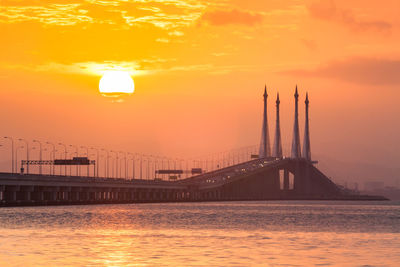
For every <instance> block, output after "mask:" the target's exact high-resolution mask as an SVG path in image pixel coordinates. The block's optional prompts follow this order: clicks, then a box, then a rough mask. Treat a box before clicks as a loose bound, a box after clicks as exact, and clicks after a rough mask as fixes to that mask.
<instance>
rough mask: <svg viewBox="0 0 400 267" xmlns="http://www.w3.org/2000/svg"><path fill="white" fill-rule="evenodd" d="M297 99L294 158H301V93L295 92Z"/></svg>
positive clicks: (293, 144)
mask: <svg viewBox="0 0 400 267" xmlns="http://www.w3.org/2000/svg"><path fill="white" fill-rule="evenodd" d="M294 99H295V107H294V127H293V140H292V153H291V157H292V158H300V157H301V150H300V133H299V93H298V92H297V85H296V92H295V93H294Z"/></svg>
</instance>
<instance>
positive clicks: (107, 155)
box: [100, 148, 109, 178]
mask: <svg viewBox="0 0 400 267" xmlns="http://www.w3.org/2000/svg"><path fill="white" fill-rule="evenodd" d="M100 150H101V151H104V152H106V164H104V168H105V170H104V176H105V177H106V178H108V168H109V152H108V150H107V149H104V148H102V149H100Z"/></svg>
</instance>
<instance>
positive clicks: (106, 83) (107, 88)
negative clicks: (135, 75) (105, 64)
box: [99, 71, 135, 96]
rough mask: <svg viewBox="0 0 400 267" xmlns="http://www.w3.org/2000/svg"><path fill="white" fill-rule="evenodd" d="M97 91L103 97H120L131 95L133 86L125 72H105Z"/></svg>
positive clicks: (131, 80) (133, 89) (130, 78)
mask: <svg viewBox="0 0 400 267" xmlns="http://www.w3.org/2000/svg"><path fill="white" fill-rule="evenodd" d="M99 91H100V93H101V94H103V95H105V96H120V95H122V94H132V93H133V91H135V85H134V83H133V79H132V77H131V76H130V75H129V73H128V72H126V71H106V72H105V73H104V75H103V77H101V79H100V83H99Z"/></svg>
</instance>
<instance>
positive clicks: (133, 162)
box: [128, 152, 135, 180]
mask: <svg viewBox="0 0 400 267" xmlns="http://www.w3.org/2000/svg"><path fill="white" fill-rule="evenodd" d="M128 155H130V156H132V180H133V179H135V154H132V153H129V152H128Z"/></svg>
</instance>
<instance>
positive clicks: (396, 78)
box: [283, 58, 400, 85]
mask: <svg viewBox="0 0 400 267" xmlns="http://www.w3.org/2000/svg"><path fill="white" fill-rule="evenodd" d="M283 73H284V74H288V75H294V76H307V77H322V78H331V79H337V80H343V81H348V82H353V83H358V84H372V85H387V84H400V60H391V59H378V58H349V59H346V60H343V61H335V62H330V63H328V64H326V65H323V66H320V67H318V68H316V69H313V70H305V69H297V70H290V71H285V72H283Z"/></svg>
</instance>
